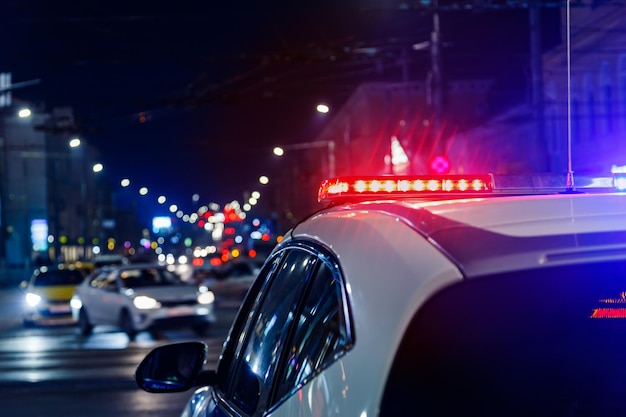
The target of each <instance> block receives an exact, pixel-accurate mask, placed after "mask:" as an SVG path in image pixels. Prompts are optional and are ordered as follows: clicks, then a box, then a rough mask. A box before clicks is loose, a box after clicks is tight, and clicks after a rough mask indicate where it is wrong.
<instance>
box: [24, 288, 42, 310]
mask: <svg viewBox="0 0 626 417" xmlns="http://www.w3.org/2000/svg"><path fill="white" fill-rule="evenodd" d="M40 302H41V296H40V295H39V294H35V293H33V292H29V293H27V294H26V304H28V305H29V306H31V307H35V306H36V305H37V304H39V303H40Z"/></svg>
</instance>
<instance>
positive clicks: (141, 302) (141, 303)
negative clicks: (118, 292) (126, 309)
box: [133, 295, 161, 310]
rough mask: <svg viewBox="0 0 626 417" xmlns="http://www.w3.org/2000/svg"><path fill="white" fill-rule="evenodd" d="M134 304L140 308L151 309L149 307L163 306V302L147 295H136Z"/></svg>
mask: <svg viewBox="0 0 626 417" xmlns="http://www.w3.org/2000/svg"><path fill="white" fill-rule="evenodd" d="M133 304H134V305H135V307H137V308H138V309H139V310H149V309H152V308H159V307H161V303H159V302H158V301H157V300H155V299H154V298H152V297H147V296H145V295H140V296H138V297H135V299H134V300H133Z"/></svg>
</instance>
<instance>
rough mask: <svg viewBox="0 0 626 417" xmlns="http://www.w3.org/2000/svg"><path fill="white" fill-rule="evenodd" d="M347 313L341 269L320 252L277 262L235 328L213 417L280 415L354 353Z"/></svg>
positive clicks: (306, 249) (308, 250) (310, 250)
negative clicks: (341, 358) (311, 384)
mask: <svg viewBox="0 0 626 417" xmlns="http://www.w3.org/2000/svg"><path fill="white" fill-rule="evenodd" d="M268 265H269V266H268ZM260 283H262V285H261V284H260ZM246 304H247V305H246ZM347 305H348V303H347V297H346V293H345V288H344V285H343V281H342V280H341V275H340V272H339V268H338V267H337V266H336V263H333V262H332V261H330V260H329V259H328V257H327V256H325V255H324V254H323V253H322V252H321V248H317V247H314V246H309V245H293V246H288V247H286V248H285V249H284V250H283V251H281V252H280V253H278V254H276V255H275V257H274V259H273V260H271V262H269V263H268V264H266V267H265V268H264V269H263V271H262V272H261V274H260V275H259V280H258V281H257V282H256V283H255V285H254V286H253V288H252V290H251V291H250V294H249V295H248V297H247V298H246V303H244V307H243V308H242V311H241V312H240V314H239V316H238V319H237V320H236V322H235V325H234V326H233V332H231V335H230V336H229V339H228V342H227V344H226V346H225V349H224V352H223V355H222V359H221V361H220V366H219V369H218V372H219V373H221V374H222V375H223V377H224V382H223V383H222V384H220V386H219V387H216V388H215V390H214V394H215V395H214V402H215V404H214V407H209V410H213V413H211V412H209V413H208V414H207V415H215V416H218V415H224V414H226V415H240V416H260V415H264V414H266V413H267V412H268V411H272V410H275V409H277V408H278V407H280V404H281V403H282V402H283V401H284V400H285V399H286V398H288V397H290V396H292V395H293V394H294V393H295V392H296V391H297V390H298V389H299V388H300V387H301V386H302V385H303V384H306V383H308V382H309V381H310V380H311V378H313V377H314V375H316V374H317V373H319V371H320V370H321V369H322V368H323V367H325V366H328V364H329V363H331V362H332V361H334V360H336V359H337V357H339V356H340V355H341V354H342V353H343V352H346V351H347V350H348V349H349V348H350V346H351V344H352V332H351V330H350V326H349V319H348V314H349V309H347Z"/></svg>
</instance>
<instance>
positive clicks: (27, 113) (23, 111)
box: [17, 109, 33, 119]
mask: <svg viewBox="0 0 626 417" xmlns="http://www.w3.org/2000/svg"><path fill="white" fill-rule="evenodd" d="M32 114H33V112H32V111H31V110H30V109H20V111H18V112H17V117H19V118H20V119H25V118H27V117H30V116H32Z"/></svg>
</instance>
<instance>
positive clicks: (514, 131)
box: [451, 2, 626, 174]
mask: <svg viewBox="0 0 626 417" xmlns="http://www.w3.org/2000/svg"><path fill="white" fill-rule="evenodd" d="M562 13H563V16H562V19H561V20H562V22H563V26H562V31H561V32H562V38H563V42H562V44H561V45H559V46H557V47H555V48H553V49H552V50H550V51H548V52H546V53H544V54H543V57H542V75H543V77H542V78H543V96H542V97H541V98H542V103H541V106H542V112H541V113H540V114H539V115H540V116H538V114H537V112H536V111H535V110H536V109H535V108H533V106H532V103H520V104H519V106H518V107H516V108H514V109H511V110H509V111H507V112H505V113H502V114H499V115H498V116H497V117H494V118H493V119H491V120H490V121H489V122H488V123H485V124H484V125H482V126H480V127H478V128H476V129H471V130H468V131H465V132H459V134H457V135H456V136H455V138H454V139H455V141H456V142H457V143H458V144H459V146H456V147H454V148H452V149H451V150H452V154H451V158H452V159H453V160H455V161H456V165H457V166H458V167H459V169H463V170H464V171H466V172H468V171H474V172H477V171H489V172H494V171H495V172H523V171H527V170H529V169H531V168H532V167H533V164H534V163H535V162H536V161H537V160H538V159H541V158H545V160H546V169H547V170H549V171H553V172H566V171H567V170H568V166H569V161H571V167H572V170H573V171H574V172H575V173H576V172H579V173H582V172H593V173H603V174H608V173H610V172H611V170H619V169H624V166H626V157H625V156H624V154H623V151H624V150H625V149H626V143H625V137H624V133H625V132H626V32H625V31H624V30H623V27H624V22H625V21H626V7H624V6H623V5H618V4H615V2H593V4H589V5H584V4H583V3H576V4H575V5H573V6H572V7H571V9H570V19H569V20H570V22H571V24H570V51H569V55H570V56H569V62H570V66H569V70H568V48H567V20H568V19H567V15H566V13H567V10H566V9H564V10H563V11H562ZM568 76H569V77H568ZM568 78H569V82H568ZM538 117H543V120H538ZM538 123H540V125H543V129H542V133H543V138H541V141H539V142H537V140H536V138H537V137H538V136H541V135H540V134H538V133H537V127H538ZM468 149H471V150H472V152H467V151H466V150H468ZM570 154H571V160H570V159H569V156H570Z"/></svg>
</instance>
